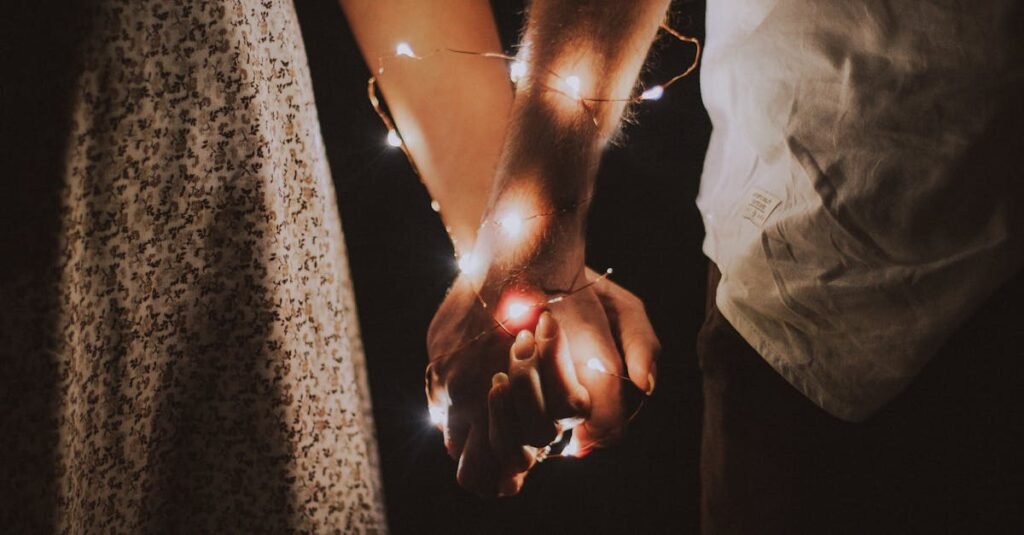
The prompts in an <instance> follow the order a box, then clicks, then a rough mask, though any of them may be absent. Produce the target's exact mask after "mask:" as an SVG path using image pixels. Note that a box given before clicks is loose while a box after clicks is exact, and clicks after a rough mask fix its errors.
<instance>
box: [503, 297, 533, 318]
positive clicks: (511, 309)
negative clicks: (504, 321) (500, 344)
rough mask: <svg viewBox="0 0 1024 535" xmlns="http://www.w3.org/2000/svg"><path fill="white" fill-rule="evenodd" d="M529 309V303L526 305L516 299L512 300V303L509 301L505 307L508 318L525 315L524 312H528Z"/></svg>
mask: <svg viewBox="0 0 1024 535" xmlns="http://www.w3.org/2000/svg"><path fill="white" fill-rule="evenodd" d="M529 311H530V305H528V304H526V303H520V302H518V301H514V302H512V303H509V304H508V308H506V314H507V317H508V319H510V320H517V319H520V318H522V317H523V316H525V315H526V313H527V312H529Z"/></svg>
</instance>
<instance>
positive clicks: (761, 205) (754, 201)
mask: <svg viewBox="0 0 1024 535" xmlns="http://www.w3.org/2000/svg"><path fill="white" fill-rule="evenodd" d="M780 204H782V201H780V200H779V199H776V198H775V196H774V195H772V194H771V193H768V192H767V191H765V190H763V189H759V188H754V189H752V190H751V191H750V195H748V196H747V205H746V206H745V207H743V217H744V218H745V219H746V220H747V221H750V222H751V223H753V224H755V225H757V226H759V227H762V226H764V222H765V221H767V220H768V218H769V217H770V216H771V215H772V212H774V211H775V209H776V208H778V207H779V205H780Z"/></svg>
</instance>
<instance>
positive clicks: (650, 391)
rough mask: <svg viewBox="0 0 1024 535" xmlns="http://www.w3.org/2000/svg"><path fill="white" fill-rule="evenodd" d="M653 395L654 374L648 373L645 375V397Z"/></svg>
mask: <svg viewBox="0 0 1024 535" xmlns="http://www.w3.org/2000/svg"><path fill="white" fill-rule="evenodd" d="M653 393H654V374H653V373H648V374H647V395H648V396H649V395H651V394H653Z"/></svg>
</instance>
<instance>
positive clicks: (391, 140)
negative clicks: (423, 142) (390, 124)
mask: <svg viewBox="0 0 1024 535" xmlns="http://www.w3.org/2000/svg"><path fill="white" fill-rule="evenodd" d="M388 145H391V146H392V147H401V146H402V138H401V137H399V136H398V132H395V131H394V130H388Z"/></svg>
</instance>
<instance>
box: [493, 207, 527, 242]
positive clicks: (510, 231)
mask: <svg viewBox="0 0 1024 535" xmlns="http://www.w3.org/2000/svg"><path fill="white" fill-rule="evenodd" d="M498 225H499V226H501V230H503V231H504V232H505V234H506V235H508V237H510V238H518V237H519V234H520V233H522V231H523V216H521V215H519V213H518V212H507V213H505V215H503V216H501V218H500V219H498Z"/></svg>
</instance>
